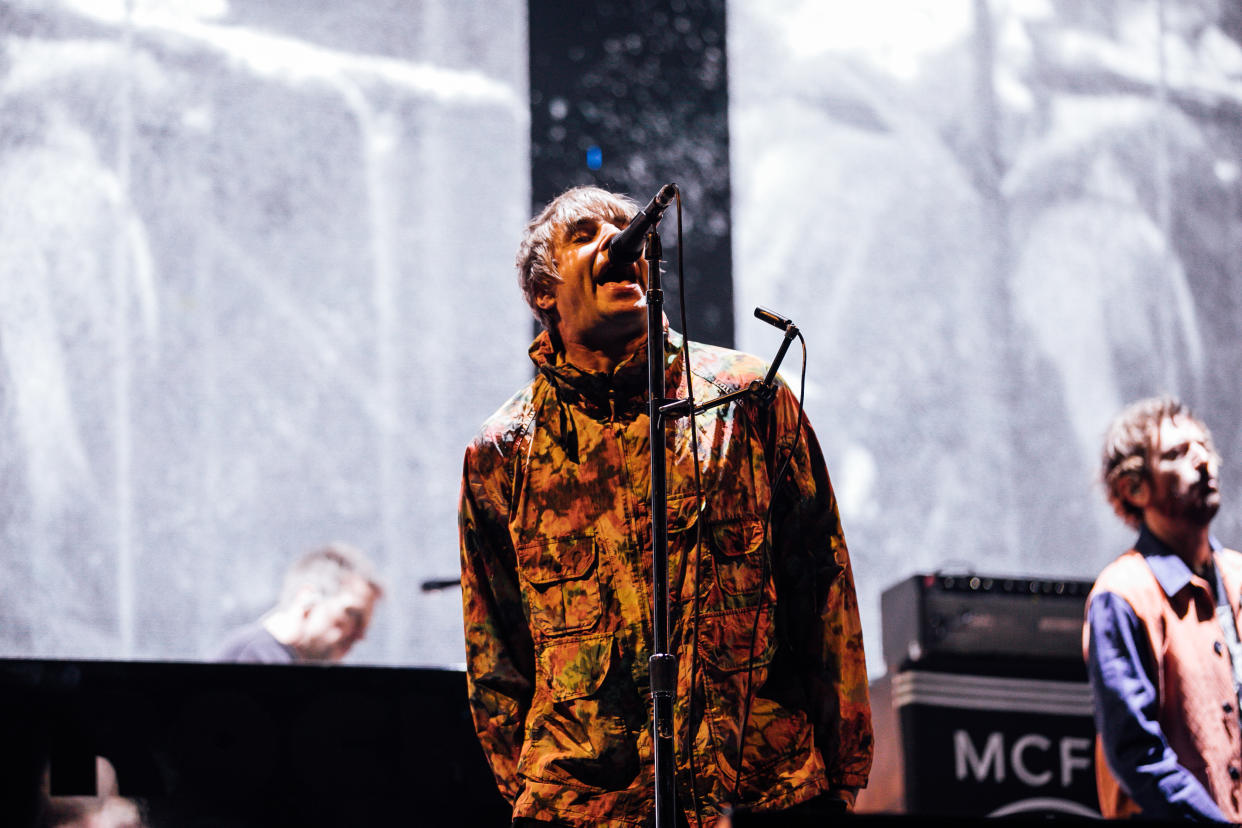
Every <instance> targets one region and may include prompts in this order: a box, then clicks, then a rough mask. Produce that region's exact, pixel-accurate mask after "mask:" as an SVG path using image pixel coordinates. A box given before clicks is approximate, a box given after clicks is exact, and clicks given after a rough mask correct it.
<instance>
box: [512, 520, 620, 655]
mask: <svg viewBox="0 0 1242 828" xmlns="http://www.w3.org/2000/svg"><path fill="white" fill-rule="evenodd" d="M515 551H516V552H517V559H518V567H519V568H520V570H521V574H522V578H523V580H524V581H525V589H524V592H525V593H526V600H527V605H528V609H529V612H530V621H531V625H532V626H533V627H534V628H535V629H536V630H538V631H539V632H541V633H543V634H545V635H560V634H562V633H571V632H581V631H583V630H589V629H590V628H592V627H594V626H595V624H596V622H598V621H599V617H600V595H599V567H598V557H599V555H598V552H597V549H596V541H595V536H594V534H592V533H584V534H578V535H569V536H566V537H563V538H551V539H549V538H543V539H540V540H538V541H534V542H532V543H528V544H523V545H522V546H519V547H517V549H516V550H515Z"/></svg>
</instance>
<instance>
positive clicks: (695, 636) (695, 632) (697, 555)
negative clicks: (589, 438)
mask: <svg viewBox="0 0 1242 828" xmlns="http://www.w3.org/2000/svg"><path fill="white" fill-rule="evenodd" d="M685 276H686V270H685V258H684V257H683V256H682V234H681V190H680V189H679V190H678V191H677V300H678V301H677V304H678V306H679V308H680V311H681V363H682V374H683V375H684V376H685V378H686V401H687V403H688V404H689V406H690V457H691V459H692V460H693V461H694V492H695V501H696V505H697V508H698V510H699V512H698V514H697V515H695V521H694V545H693V546H692V547H690V548H689V549H687V550H686V552H685V554H684V555H683V556H682V559H681V561H682V567H683V572H684V568H685V566H686V563H687V561H688V560H689V558H690V556H691V553H692V552H693V554H694V604H693V606H692V608H691V611H690V620H691V628H690V643H691V650H690V706H689V710H688V711H687V719H688V721H687V722H686V732H687V734H688V735H689V742H690V744H689V745H687V746H686V747H687V750H686V754H687V755H688V757H689V760H690V797H691V799H692V800H693V801H694V819H695V822H696V824H697V826H702V825H703V810H702V807H703V806H702V803H700V802H699V788H698V779H699V771H698V763H697V762H696V761H695V758H694V733H693V732H691V728H692V727H693V726H694V699H695V692H694V688H695V684H696V683H697V682H698V675H699V607H700V601H699V574H700V572H701V571H702V566H701V563H702V560H701V559H702V548H703V544H702V541H703V521H702V517H703V513H704V507H705V505H706V504H705V502H704V501H705V498H704V496H703V477H702V473H701V471H700V469H699V428H698V422H697V421H696V420H695V417H696V414H695V411H694V374H693V372H692V371H691V370H690V330H689V328H688V327H687V325H686V278H685ZM682 577H684V575H683V576H682ZM682 577H679V578H678V579H677V581H678V583H679V584H680V583H681V581H682ZM683 626H684V618H683Z"/></svg>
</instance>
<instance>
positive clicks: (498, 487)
mask: <svg viewBox="0 0 1242 828" xmlns="http://www.w3.org/2000/svg"><path fill="white" fill-rule="evenodd" d="M662 192H663V191H662ZM659 198H660V197H659V196H657V199H655V200H653V202H652V204H653V205H656V204H657V201H658V200H659ZM663 206H666V205H663ZM648 212H649V211H648ZM631 220H634V221H635V222H636V223H637V222H638V221H645V222H646V223H647V224H653V223H654V222H655V221H658V217H656V218H655V219H651V218H650V216H646V217H644V213H643V211H639V209H638V205H637V204H636V203H635V202H633V201H632V200H630V199H629V198H627V197H625V196H621V195H617V194H614V193H609V192H606V191H604V190H600V189H597V188H594V187H579V188H575V189H571V190H568V191H567V192H565V193H563V194H562V195H560V196H559V197H557V198H556V199H555V200H554V201H552V202H551V203H550V204H548V205H547V207H546V208H545V209H544V210H543V211H542V212H541V213H539V215H537V216H536V217H535V218H534V219H532V220H531V222H530V224H529V225H528V226H527V229H526V234H525V236H524V238H523V240H522V242H521V244H520V246H519V248H518V252H517V269H518V277H519V281H520V283H521V287H522V290H523V292H524V293H525V296H526V301H527V303H528V304H529V305H530V307H531V310H532V311H533V312H534V314H535V316H536V317H537V318H538V319H539V320H540V322H541V323H542V324H543V326H544V329H545V330H544V331H543V332H542V333H540V335H539V336H538V337H537V338H536V339H535V341H534V343H533V344H532V345H531V347H530V357H531V359H532V361H533V362H534V363H535V367H536V369H537V374H536V376H535V379H534V380H533V381H532V382H531V383H530V384H528V385H527V386H526V387H525V388H523V389H522V390H521V391H519V392H518V393H517V394H516V395H514V396H513V397H512V398H511V399H510V400H509V401H508V402H506V403H505V404H504V405H503V406H501V408H500V409H499V410H498V411H497V412H496V413H495V414H494V415H492V417H491V418H489V419H488V420H487V422H485V423H484V424H483V427H482V429H481V431H480V433H479V435H478V436H477V437H476V438H475V440H474V441H473V442H472V443H471V444H470V446H469V447H468V448H467V449H466V456H465V464H464V479H463V482H462V490H461V504H460V513H459V521H460V532H461V570H462V594H463V604H464V614H465V634H466V657H467V678H468V684H469V694H470V705H471V708H472V711H473V716H474V724H475V729H476V731H477V732H478V735H479V739H480V741H481V742H482V745H483V749H484V752H485V753H486V754H487V757H488V760H489V761H490V763H491V767H492V770H493V772H494V773H495V776H496V782H497V784H498V785H499V786H500V790H501V792H502V793H503V794H504V795H505V797H507V799H508V800H509V802H510V803H512V805H513V817H514V825H515V826H523V825H526V826H539V825H560V826H647V825H651V824H652V823H653V820H654V806H653V799H654V794H653V776H654V772H653V759H652V734H651V704H650V687H649V681H648V668H647V663H648V658H649V656H650V655H651V613H652V607H651V584H650V579H651V569H652V560H651V557H652V553H651V528H650V526H651V524H650V493H651V486H650V466H649V457H648V453H649V449H648V446H649V436H648V435H649V431H648V411H647V405H646V402H645V399H644V397H645V394H646V391H647V370H646V369H647V363H646V349H647V341H646V340H647V323H646V290H647V262H646V261H644V260H642V259H637V260H636V259H635V258H633V257H632V256H631V255H628V251H627V254H626V255H617V256H614V255H613V254H614V253H615V252H616V251H617V250H620V249H621V245H616V246H614V247H610V243H611V242H612V240H613V239H614V237H616V236H618V234H620V233H621V231H622V230H623V229H624V228H625V227H626V226H627V224H629V223H630V222H631ZM618 259H619V260H620V261H618ZM661 345H662V347H663V351H664V358H665V364H666V366H667V369H666V375H665V378H666V388H667V394H668V395H669V396H670V397H685V396H686V393H687V383H693V391H694V397H695V400H696V402H697V401H706V400H709V399H710V398H712V397H714V396H717V395H719V394H722V393H728V392H731V391H735V390H738V389H742V388H746V387H748V386H749V385H750V383H751V382H752V381H754V380H759V379H762V378H763V377H764V375H765V368H766V366H765V365H764V364H763V362H762V361H761V360H759V359H757V358H755V357H752V356H749V355H747V354H742V353H739V352H737V351H731V350H727V349H724V348H719V347H714V346H710V345H702V344H697V343H691V344H690V348H689V364H688V365H687V364H686V362H685V359H684V357H683V354H682V350H681V346H682V337H681V336H680V335H679V334H678V333H676V332H675V331H673V330H671V329H669V327H668V323H667V319H666V320H665V326H664V341H663V342H662V343H661ZM798 413H799V412H798V400H797V398H796V396H795V395H794V394H793V393H792V392H791V391H790V389H789V388H788V387H787V386H786V385H785V384H784V383H782V382H780V381H779V380H778V381H777V391H776V396H775V401H774V402H772V403H771V404H770V405H767V404H764V403H762V402H758V401H756V402H752V401H750V400H748V399H741V400H739V401H735V402H732V403H730V404H726V405H721V406H718V407H716V408H712V409H710V410H708V411H707V412H704V413H701V414H699V415H698V417H697V428H696V429H694V431H695V434H693V435H692V429H691V425H690V420H689V418H679V419H677V420H676V421H673V422H670V423H669V425H668V427H667V433H668V455H667V457H668V494H669V497H668V504H669V505H668V530H669V533H668V534H669V544H668V551H669V572H670V605H671V607H670V614H669V618H670V636H669V641H670V647H669V649H670V652H671V653H672V654H673V655H674V656H676V658H677V661H678V670H677V674H678V680H677V684H678V687H677V694H676V699H675V702H674V725H675V734H674V744H675V745H676V748H675V751H676V762H677V774H676V787H677V812H678V816H679V820H678V822H679V824H682V825H686V826H694V828H707V826H714V825H716V824H717V822H718V821H720V819H721V816H722V815H723V814H725V813H726V812H727V811H728V809H730V808H732V809H733V810H734V812H735V813H738V812H740V811H743V810H750V811H754V812H787V813H791V814H792V813H798V814H801V813H806V814H833V813H841V812H843V811H845V810H846V809H847V808H850V807H852V804H853V801H854V796H855V794H856V792H857V791H858V789H859V788H860V787H862V786H864V785H865V784H866V782H867V774H868V772H869V770H870V767H871V754H872V743H871V739H872V734H871V716H870V707H869V703H868V697H867V677H866V669H865V665H864V661H863V642H862V629H861V626H860V624H859V618H858V604H857V600H856V597H855V593H854V580H853V573H852V570H851V568H850V558H849V553H848V551H847V549H846V545H845V539H844V536H843V535H842V531H841V524H840V519H839V518H838V514H837V504H836V499H835V496H834V495H833V491H832V485H831V483H830V481H829V478H828V471H827V469H826V467H825V465H824V459H823V456H822V454H821V452H820V448H819V444H818V443H817V441H816V439H815V435H814V433H813V432H812V430H811V428H810V426H809V425H808V424H806V422H805V420H802V421H800V420H799V416H798ZM800 422H801V426H800V428H799V423H800ZM696 450H697V456H696ZM786 460H788V461H789V462H788V464H787V465H786ZM696 462H697V466H698V469H697V472H698V473H697V474H696V468H695V466H696Z"/></svg>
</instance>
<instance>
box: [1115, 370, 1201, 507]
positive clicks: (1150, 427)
mask: <svg viewBox="0 0 1242 828" xmlns="http://www.w3.org/2000/svg"><path fill="white" fill-rule="evenodd" d="M1174 419H1180V420H1188V421H1190V422H1193V423H1195V424H1196V425H1198V426H1199V427H1200V428H1202V429H1203V434H1204V436H1205V437H1206V438H1207V439H1206V446H1207V449H1208V450H1209V451H1210V452H1211V453H1212V455H1213V456H1215V457H1217V459H1218V460H1219V455H1217V453H1216V447H1215V445H1214V444H1213V442H1212V432H1211V431H1210V430H1209V429H1208V427H1207V425H1206V424H1205V423H1204V422H1203V421H1202V420H1200V419H1199V418H1198V417H1196V416H1195V414H1194V412H1192V411H1191V410H1190V409H1189V408H1188V407H1186V405H1185V404H1183V403H1182V402H1181V401H1180V400H1178V399H1177V398H1175V397H1171V396H1169V395H1167V394H1165V395H1162V396H1158V397H1148V398H1146V399H1142V400H1139V401H1138V402H1134V403H1131V404H1130V405H1128V406H1126V407H1125V408H1124V409H1123V410H1122V411H1121V413H1120V414H1118V415H1117V416H1116V417H1115V418H1114V419H1113V422H1112V424H1111V425H1109V427H1108V431H1107V432H1105V435H1104V452H1103V455H1102V458H1101V461H1102V465H1101V469H1100V481H1101V482H1102V483H1103V484H1104V489H1105V492H1106V493H1107V495H1108V502H1109V504H1110V505H1111V506H1112V507H1113V511H1114V512H1116V513H1117V516H1118V517H1120V518H1121V519H1122V520H1124V521H1125V522H1126V524H1127V525H1129V526H1132V527H1134V528H1136V529H1137V528H1138V527H1139V526H1140V525H1141V524H1142V521H1143V510H1142V509H1140V508H1139V507H1137V506H1135V505H1134V504H1133V503H1131V502H1130V500H1129V499H1128V498H1127V497H1125V489H1123V486H1124V487H1126V488H1128V487H1130V486H1132V485H1133V483H1134V482H1136V481H1150V480H1151V452H1152V449H1153V448H1155V445H1156V440H1157V437H1158V436H1159V434H1160V424H1161V423H1162V422H1164V421H1165V420H1174Z"/></svg>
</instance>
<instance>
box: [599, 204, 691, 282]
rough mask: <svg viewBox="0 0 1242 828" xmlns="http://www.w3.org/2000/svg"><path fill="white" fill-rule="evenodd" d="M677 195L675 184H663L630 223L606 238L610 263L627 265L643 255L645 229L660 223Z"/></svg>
mask: <svg viewBox="0 0 1242 828" xmlns="http://www.w3.org/2000/svg"><path fill="white" fill-rule="evenodd" d="M675 195H677V185H676V184H665V185H664V186H663V187H661V188H660V192H658V193H656V194H655V198H653V199H651V203H650V204H648V205H647V206H646V207H644V208H643V209H641V210H639V211H638V212H637V213H636V214H635V215H634V218H632V219H630V223H629V224H627V225H626V226H625V229H624V230H622V231H621V232H620V233H618V234H617V235H615V236H613V237H612V238H611V239H609V240H608V261H609V264H610V265H617V266H620V265H627V264H631V263H633V262H636V261H638V257H639V256H641V255H643V240H644V239H645V238H646V236H647V231H648V230H650V229H651V228H652V227H655V226H656V225H657V224H659V223H660V217H661V216H663V215H664V211H665V210H666V209H667V208H668V205H669V204H671V203H672V201H673V197H674V196H675Z"/></svg>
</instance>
